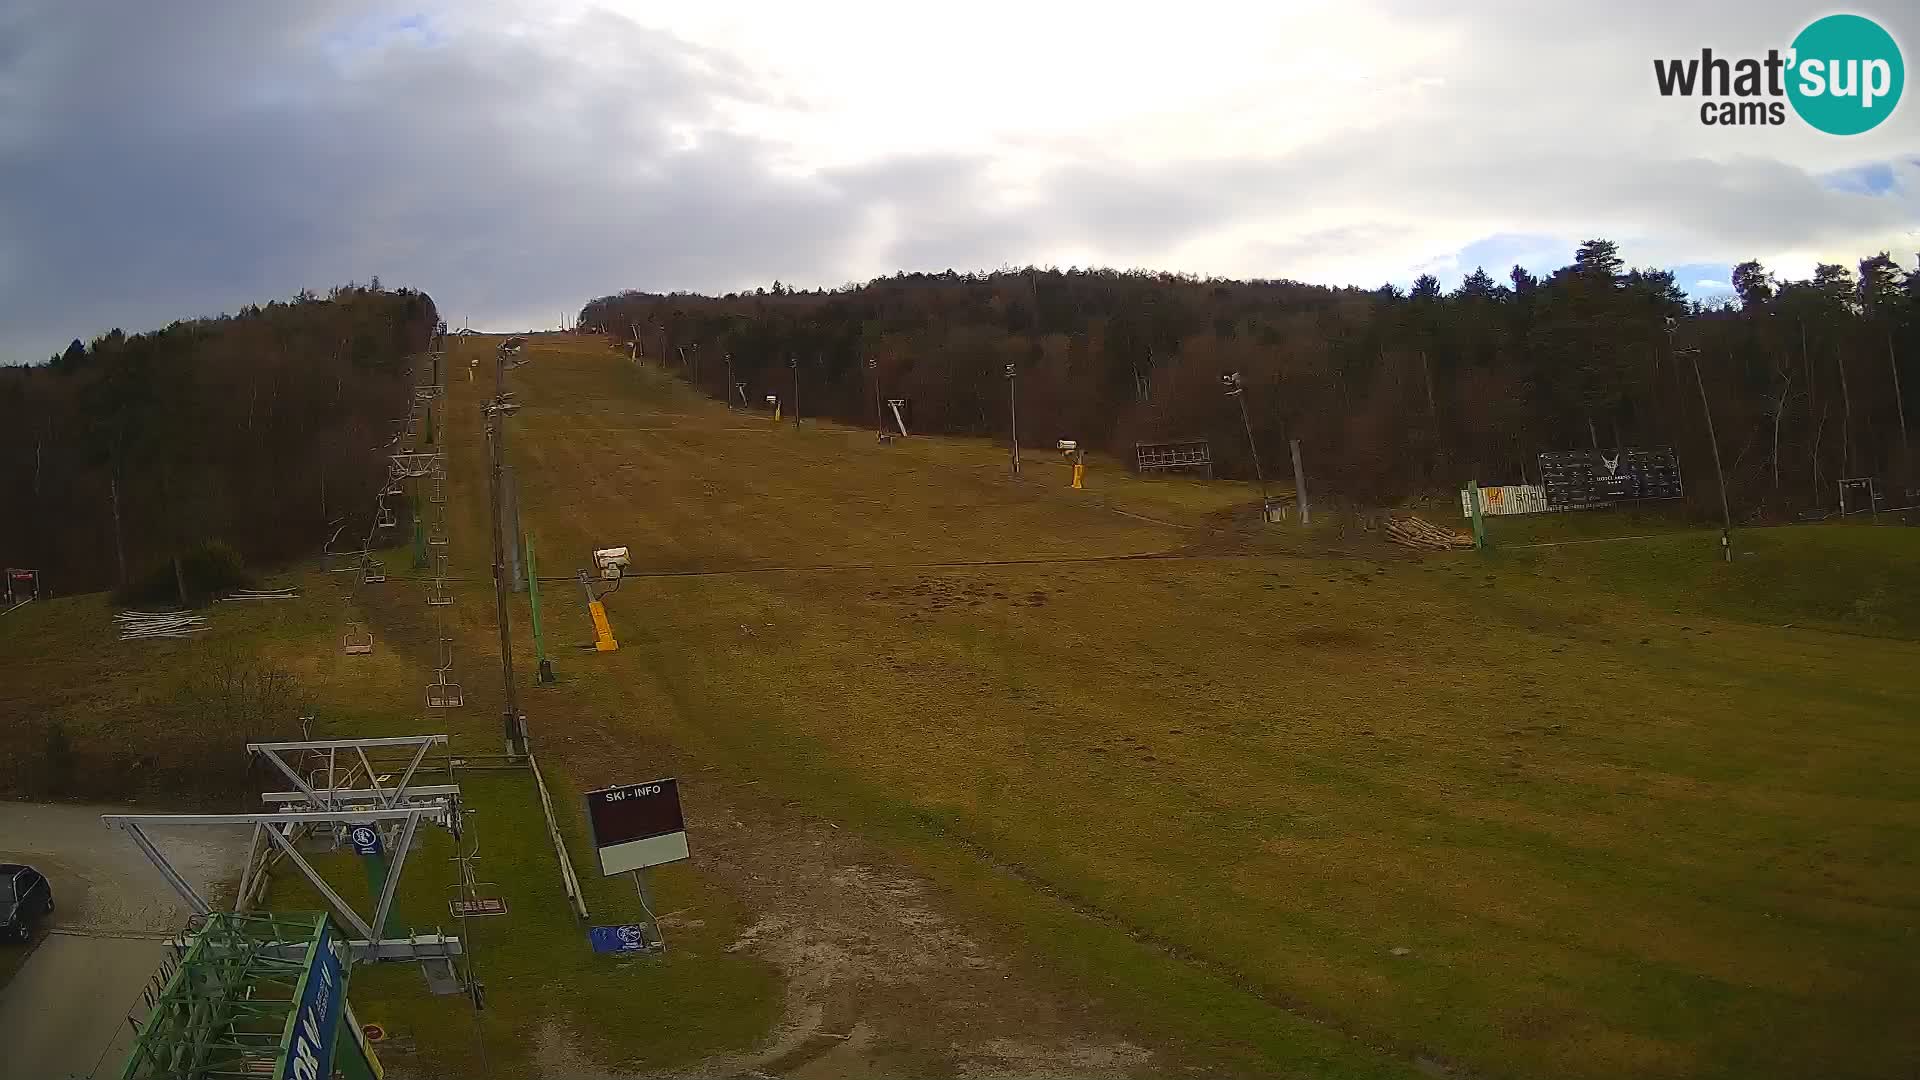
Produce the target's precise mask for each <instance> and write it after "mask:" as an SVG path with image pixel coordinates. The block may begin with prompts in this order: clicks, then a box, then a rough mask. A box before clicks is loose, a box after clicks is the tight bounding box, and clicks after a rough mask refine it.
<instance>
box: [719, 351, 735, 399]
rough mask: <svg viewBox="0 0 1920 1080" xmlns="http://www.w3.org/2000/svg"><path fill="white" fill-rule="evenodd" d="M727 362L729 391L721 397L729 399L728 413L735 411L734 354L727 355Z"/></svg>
mask: <svg viewBox="0 0 1920 1080" xmlns="http://www.w3.org/2000/svg"><path fill="white" fill-rule="evenodd" d="M726 361H727V389H726V392H725V393H723V394H721V395H720V396H721V397H724V398H726V399H727V411H728V412H732V411H733V354H732V353H727V354H726Z"/></svg>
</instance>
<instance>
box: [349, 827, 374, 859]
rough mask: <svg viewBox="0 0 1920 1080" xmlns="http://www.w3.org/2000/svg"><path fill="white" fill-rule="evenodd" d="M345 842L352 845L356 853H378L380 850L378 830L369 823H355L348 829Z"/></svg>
mask: <svg viewBox="0 0 1920 1080" xmlns="http://www.w3.org/2000/svg"><path fill="white" fill-rule="evenodd" d="M347 842H348V843H350V844H352V845H353V850H354V853H355V854H356V855H378V854H380V852H381V850H382V848H381V846H380V830H379V829H376V828H374V827H373V826H371V825H355V826H354V827H353V828H351V829H348V830H347Z"/></svg>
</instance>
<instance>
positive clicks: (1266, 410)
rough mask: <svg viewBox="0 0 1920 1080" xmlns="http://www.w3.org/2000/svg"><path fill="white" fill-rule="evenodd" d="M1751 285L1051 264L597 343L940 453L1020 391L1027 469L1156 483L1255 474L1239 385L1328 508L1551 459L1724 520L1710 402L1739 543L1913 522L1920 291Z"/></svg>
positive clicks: (1606, 260)
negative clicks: (1141, 452)
mask: <svg viewBox="0 0 1920 1080" xmlns="http://www.w3.org/2000/svg"><path fill="white" fill-rule="evenodd" d="M1732 282H1733V285H1734V288H1735V291H1736V293H1737V297H1738V300H1737V303H1729V304H1726V305H1724V306H1720V307H1714V308H1706V307H1702V306H1700V305H1698V304H1693V303H1689V301H1688V300H1687V298H1686V296H1685V294H1684V293H1683V292H1682V291H1681V290H1680V288H1679V287H1678V286H1677V284H1676V283H1675V281H1674V279H1673V275H1672V274H1671V273H1669V272H1667V271H1663V270H1653V269H1632V268H1629V267H1627V266H1625V265H1624V264H1623V262H1622V260H1621V257H1620V255H1619V250H1618V247H1617V245H1615V244H1614V243H1612V242H1610V241H1607V240H1590V241H1588V242H1586V243H1584V244H1582V245H1581V246H1580V247H1579V249H1578V250H1577V251H1576V252H1575V253H1574V256H1573V261H1572V262H1571V263H1569V264H1568V265H1567V266H1565V267H1562V268H1561V269H1559V270H1556V271H1555V272H1553V273H1552V274H1549V275H1546V276H1545V277H1536V276H1535V275H1533V274H1530V273H1529V272H1527V271H1526V270H1524V269H1522V268H1520V267H1517V266H1516V267H1514V268H1513V269H1512V271H1511V272H1510V273H1509V274H1508V275H1507V277H1506V279H1505V280H1504V281H1502V280H1496V279H1495V278H1493V277H1492V276H1491V275H1489V274H1488V273H1487V272H1486V271H1485V270H1484V269H1481V270H1476V271H1474V272H1473V273H1472V274H1470V275H1468V276H1467V277H1466V278H1465V280H1464V281H1463V282H1462V283H1461V284H1460V286H1459V287H1458V288H1457V289H1455V290H1453V291H1452V292H1442V291H1441V289H1440V287H1439V282H1438V281H1437V280H1436V279H1435V278H1433V277H1432V276H1430V275H1429V276H1423V277H1421V278H1420V279H1419V280H1417V281H1416V282H1415V283H1414V285H1413V288H1412V289H1411V290H1410V291H1403V290H1401V289H1398V288H1395V287H1393V286H1385V287H1382V288H1379V289H1375V290H1365V289H1356V288H1343V289H1335V288H1326V287H1322V286H1314V285H1304V284H1300V283H1297V282H1291V281H1269V280H1259V281H1232V280H1217V279H1202V278H1195V277H1191V276H1182V275H1176V274H1156V273H1147V272H1141V271H1128V272H1121V271H1114V270H1081V269H1072V270H1066V271H1061V270H1058V269H1044V270H1042V269H1035V268H1027V269H1006V270H1000V271H996V272H991V273H982V274H958V273H954V272H952V271H948V272H946V273H943V274H899V275H896V276H894V277H890V278H880V279H876V280H874V281H871V282H868V283H866V284H864V285H849V286H846V287H844V288H840V289H835V290H827V291H814V292H796V291H793V290H790V289H788V288H787V287H785V286H783V285H782V284H780V283H779V282H775V283H774V285H773V287H772V288H771V289H770V290H769V289H760V290H755V291H754V292H753V293H750V294H748V293H733V294H728V295H726V296H717V297H709V296H699V295H692V294H682V293H675V294H670V295H658V294H647V293H639V292H623V293H620V294H617V295H610V296H603V297H600V298H598V299H595V300H592V301H590V302H589V303H587V304H586V305H585V307H584V308H583V309H582V310H581V313H580V316H579V323H578V325H579V326H580V327H581V328H583V329H589V330H595V331H599V332H603V333H607V334H610V335H613V336H614V337H616V338H618V339H621V340H624V341H633V342H635V343H636V345H637V348H638V349H639V351H640V352H641V353H642V354H644V355H647V356H653V357H659V358H662V359H664V360H665V361H666V362H667V363H669V364H671V365H674V366H675V367H677V368H678V369H679V370H681V371H682V372H683V373H684V375H685V377H686V378H688V379H689V380H691V381H693V382H694V383H696V384H697V385H698V386H700V387H701V389H703V390H704V391H705V392H707V393H709V394H711V395H713V396H716V397H719V396H722V395H723V394H724V392H725V388H726V385H727V382H728V372H729V371H731V373H732V378H733V379H734V380H735V381H737V382H741V383H745V384H746V388H745V394H746V400H748V401H752V402H756V403H757V402H759V401H760V400H761V399H762V397H763V396H764V395H766V394H779V395H781V397H782V398H783V399H784V400H787V401H788V402H789V404H790V403H791V394H792V388H793V386H794V376H795V373H796V371H797V373H798V378H799V388H800V390H799V392H800V404H801V407H802V411H803V412H805V413H806V414H807V415H810V416H811V415H828V416H832V417H834V418H837V419H839V420H843V421H846V422H849V423H860V424H874V423H876V410H877V407H878V405H879V399H883V398H907V399H909V400H910V401H911V403H912V404H911V409H912V415H913V422H914V426H915V427H916V428H918V429H920V430H923V431H928V432H947V433H971V434H987V435H996V436H1000V437H1004V436H1005V434H1006V431H1007V428H1008V408H1007V399H1008V387H1007V378H1008V376H1007V372H1008V371H1009V370H1012V371H1014V372H1015V373H1016V376H1017V379H1018V387H1017V390H1018V402H1019V430H1020V437H1021V441H1022V443H1023V444H1025V445H1030V446H1034V447H1051V446H1052V444H1053V442H1054V440H1055V439H1059V438H1070V439H1077V440H1080V441H1081V443H1082V444H1083V445H1088V446H1093V447H1098V448H1103V449H1106V450H1108V451H1110V452H1113V453H1114V454H1116V455H1117V456H1120V457H1122V458H1123V459H1124V460H1129V461H1130V460H1131V459H1132V450H1133V445H1134V444H1135V443H1136V442H1140V441H1151V440H1154V439H1161V438H1187V437H1200V438H1207V439H1210V440H1211V442H1212V446H1213V453H1214V457H1215V460H1216V462H1218V463H1219V468H1220V470H1221V471H1222V472H1223V473H1224V474H1225V475H1229V476H1242V477H1250V476H1251V475H1252V472H1253V470H1252V463H1251V458H1250V457H1249V455H1248V450H1247V439H1246V436H1245V434H1244V433H1243V430H1242V427H1241V417H1240V414H1239V411H1238V406H1237V405H1236V404H1235V403H1234V402H1233V401H1232V400H1231V399H1229V398H1228V397H1226V396H1225V394H1224V393H1223V389H1222V382H1221V377H1222V375H1224V374H1226V373H1229V372H1238V373H1239V374H1240V376H1241V381H1242V383H1243V384H1244V386H1245V388H1246V389H1245V402H1246V404H1247V406H1248V409H1249V415H1250V419H1251V426H1252V428H1253V435H1254V439H1255V442H1256V444H1257V447H1258V451H1259V454H1260V457H1261V459H1262V460H1263V461H1264V462H1267V463H1269V470H1270V472H1271V471H1272V468H1273V463H1277V462H1284V461H1285V460H1286V446H1287V440H1289V439H1296V438H1297V439H1299V440H1301V443H1302V447H1303V451H1304V456H1305V458H1306V462H1307V470H1308V475H1309V483H1310V484H1311V485H1312V487H1313V488H1314V489H1315V490H1317V491H1319V492H1324V493H1326V494H1328V495H1331V496H1332V497H1334V498H1345V499H1349V500H1352V501H1354V502H1356V503H1363V504H1371V505H1380V504H1390V503H1393V502H1397V501H1399V500H1402V499H1405V498H1408V497H1411V496H1417V495H1425V494H1434V493H1440V492H1445V491H1450V490H1454V489H1457V488H1458V487H1459V486H1460V485H1461V484H1463V483H1465V482H1466V481H1468V480H1470V479H1478V480H1479V482H1480V483H1482V484H1511V483H1523V482H1536V483H1537V482H1538V481H1539V471H1538V464H1537V455H1538V454H1539V453H1541V452H1542V451H1548V450H1562V449H1572V450H1581V449H1599V450H1602V451H1606V452H1611V451H1612V450H1614V449H1616V448H1619V447H1643V448H1655V447H1672V448H1673V449H1674V450H1675V451H1676V452H1677V453H1678V455H1679V457H1680V461H1681V465H1682V469H1683V471H1684V474H1685V478H1686V486H1687V509H1688V511H1689V512H1691V513H1694V514H1696V515H1700V516H1706V515H1708V514H1712V515H1714V516H1717V515H1718V513H1719V492H1718V489H1717V485H1716V483H1715V479H1714V469H1713V456H1712V447H1711V444H1710V442H1709V441H1708V436H1707V430H1708V426H1707V412H1706V410H1705V409H1703V403H1702V396H1703V392H1704V397H1705V399H1706V404H1707V406H1709V407H1710V409H1711V416H1712V422H1713V425H1714V429H1715V431H1716V432H1717V435H1718V441H1719V446H1720V451H1721V454H1722V456H1723V459H1724V462H1725V469H1726V473H1727V486H1728V495H1729V499H1730V501H1731V503H1732V505H1733V510H1734V514H1735V517H1736V518H1737V519H1740V520H1748V521H1752V520H1784V519H1789V518H1792V517H1795V516H1797V515H1802V514H1809V513H1817V512H1819V511H1821V510H1827V509H1831V508H1832V507H1833V506H1834V505H1835V502H1836V493H1835V484H1836V482H1837V481H1839V480H1840V479H1842V478H1846V477H1861V476H1871V477H1875V478H1878V479H1879V480H1880V481H1881V483H1882V486H1883V490H1885V491H1886V492H1887V493H1888V496H1889V498H1890V500H1891V501H1892V502H1893V503H1894V504H1896V505H1904V504H1905V502H1906V501H1907V500H1906V499H1905V498H1904V491H1905V489H1906V487H1907V486H1908V484H1909V481H1911V480H1914V479H1916V477H1915V476H1914V475H1913V473H1912V471H1911V468H1910V458H1909V448H1908V433H1907V424H1908V413H1910V412H1911V411H1912V408H1911V407H1912V405H1913V404H1914V402H1913V401H1912V400H1908V399H1910V398H1911V397H1912V395H1913V393H1914V391H1913V390H1912V387H1911V384H1912V382H1913V381H1915V380H1916V379H1920V374H1911V375H1910V374H1908V372H1910V371H1911V370H1912V367H1913V364H1914V362H1915V361H1916V359H1920V272H1915V273H1908V272H1904V271H1903V270H1902V269H1901V268H1900V267H1899V265H1898V264H1896V263H1895V262H1894V261H1893V260H1892V259H1891V258H1890V257H1889V256H1888V255H1886V254H1884V253H1882V254H1879V255H1874V256H1872V257H1870V258H1866V259H1863V260H1861V261H1860V262H1859V263H1858V265H1857V267H1855V268H1851V269H1850V268H1848V267H1846V266H1843V265H1839V264H1829V265H1821V266H1819V267H1818V269H1817V270H1816V271H1815V273H1814V276H1813V277H1812V278H1811V279H1808V280H1801V281H1782V280H1776V278H1775V276H1774V275H1772V274H1771V273H1769V272H1768V271H1767V269H1766V268H1765V267H1763V266H1761V265H1760V264H1759V263H1757V262H1747V263H1743V264H1741V265H1740V266H1737V267H1735V268H1733V271H1732ZM1696 363H1697V365H1698V375H1697V377H1696V373H1695V364H1696ZM1010 366H1011V367H1010ZM738 400H739V399H738V396H737V395H736V401H738ZM1916 420H1920V417H1917V418H1916Z"/></svg>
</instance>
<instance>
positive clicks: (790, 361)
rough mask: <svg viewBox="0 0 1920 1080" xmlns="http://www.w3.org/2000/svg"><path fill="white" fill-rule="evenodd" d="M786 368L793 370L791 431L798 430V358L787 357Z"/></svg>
mask: <svg viewBox="0 0 1920 1080" xmlns="http://www.w3.org/2000/svg"><path fill="white" fill-rule="evenodd" d="M787 366H788V367H790V368H792V369H793V429H794V430H795V431H798V430H800V358H799V357H797V356H789V357H787Z"/></svg>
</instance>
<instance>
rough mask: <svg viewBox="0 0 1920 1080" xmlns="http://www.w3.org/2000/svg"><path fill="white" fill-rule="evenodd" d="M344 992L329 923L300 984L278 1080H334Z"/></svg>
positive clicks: (315, 946)
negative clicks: (335, 1042) (335, 1036)
mask: <svg viewBox="0 0 1920 1080" xmlns="http://www.w3.org/2000/svg"><path fill="white" fill-rule="evenodd" d="M342 990H343V987H342V985H341V978H340V958H339V957H338V956H336V955H334V952H333V924H331V923H325V924H323V925H322V926H321V928H320V937H319V939H318V940H317V941H316V942H315V943H314V948H313V958H312V959H311V960H309V961H308V962H307V977H306V978H305V979H303V980H302V981H301V984H300V1001H299V1004H298V1005H297V1006H296V1007H295V1008H294V1010H293V1017H292V1019H291V1020H290V1021H289V1023H290V1024H291V1025H292V1028H293V1030H292V1035H291V1037H290V1038H289V1039H288V1040H287V1057H286V1060H285V1061H282V1062H281V1063H280V1071H279V1073H277V1074H276V1075H277V1077H278V1080H332V1077H333V1029H334V1028H336V1027H338V1026H339V1024H340V1008H341V1005H342V1004H343V1003H344V1002H345V999H346V995H345V994H344V993H343V992H342Z"/></svg>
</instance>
